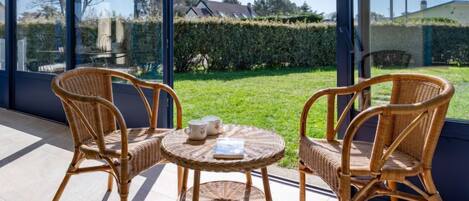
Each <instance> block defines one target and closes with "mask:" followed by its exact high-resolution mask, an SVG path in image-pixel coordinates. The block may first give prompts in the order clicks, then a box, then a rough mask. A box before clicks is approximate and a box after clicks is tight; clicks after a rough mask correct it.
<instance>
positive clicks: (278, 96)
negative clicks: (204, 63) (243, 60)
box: [175, 67, 469, 167]
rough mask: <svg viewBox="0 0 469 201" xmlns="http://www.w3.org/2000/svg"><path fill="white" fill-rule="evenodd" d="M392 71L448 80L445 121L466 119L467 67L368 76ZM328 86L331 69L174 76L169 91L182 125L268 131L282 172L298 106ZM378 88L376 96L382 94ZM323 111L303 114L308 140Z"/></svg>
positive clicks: (318, 131)
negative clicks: (452, 90) (279, 151)
mask: <svg viewBox="0 0 469 201" xmlns="http://www.w3.org/2000/svg"><path fill="white" fill-rule="evenodd" d="M393 72H417V73H425V74H431V75H438V76H442V77H444V78H446V79H448V80H450V81H452V83H453V84H455V86H456V96H455V98H454V99H453V101H452V104H451V107H450V110H449V117H454V118H460V119H469V104H467V100H468V99H469V68H458V67H438V68H436V67H435V68H434V67H432V68H412V69H392V70H383V69H373V70H372V73H373V75H380V74H386V73H393ZM334 86H336V70H335V68H333V67H329V68H288V69H286V68H284V69H273V70H265V69H264V70H255V71H237V72H210V73H179V74H176V75H175V89H176V91H177V93H178V96H179V97H180V98H181V101H182V105H183V110H184V111H183V119H184V126H185V125H187V121H189V120H190V119H196V118H201V117H203V116H206V115H209V114H213V115H217V116H220V117H221V118H222V119H223V121H224V122H225V123H231V124H243V125H252V126H257V127H260V128H266V129H270V130H273V131H275V132H277V133H278V134H280V135H281V136H283V137H284V139H285V141H286V144H287V146H286V154H285V158H284V159H283V160H282V161H281V162H280V165H281V166H283V167H295V166H296V162H297V150H298V143H297V142H298V128H299V119H300V114H301V111H302V108H303V104H304V103H305V101H306V100H307V99H308V97H310V96H311V95H312V94H313V93H314V92H315V91H317V90H319V89H323V88H326V87H334ZM384 89H385V88H382V89H381V90H377V91H376V92H377V93H380V94H381V93H384V94H385V93H386V92H385V90H384ZM382 91H384V92H382ZM379 97H380V96H377V98H378V99H379ZM465 100H466V101H465ZM325 112H326V108H325V100H320V101H319V102H318V104H317V106H315V107H313V109H312V111H311V112H310V114H309V115H310V118H309V127H308V131H309V133H310V136H312V137H317V138H321V137H323V136H324V131H325V118H326V116H325Z"/></svg>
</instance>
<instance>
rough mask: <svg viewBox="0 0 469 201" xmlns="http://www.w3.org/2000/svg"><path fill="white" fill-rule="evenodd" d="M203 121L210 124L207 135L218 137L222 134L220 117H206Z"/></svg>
mask: <svg viewBox="0 0 469 201" xmlns="http://www.w3.org/2000/svg"><path fill="white" fill-rule="evenodd" d="M202 121H206V122H207V123H208V126H207V135H217V134H220V133H221V131H222V128H223V125H222V121H221V119H220V117H217V116H206V117H204V118H202Z"/></svg>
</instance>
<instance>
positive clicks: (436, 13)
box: [399, 0, 469, 25]
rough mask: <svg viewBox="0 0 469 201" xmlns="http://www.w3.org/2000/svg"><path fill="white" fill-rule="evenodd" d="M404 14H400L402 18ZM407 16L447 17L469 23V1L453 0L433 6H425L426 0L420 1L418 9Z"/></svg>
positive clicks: (461, 22) (465, 23)
mask: <svg viewBox="0 0 469 201" xmlns="http://www.w3.org/2000/svg"><path fill="white" fill-rule="evenodd" d="M403 17H405V16H400V17H399V18H403ZM407 17H408V18H447V19H452V20H455V21H457V22H459V23H460V24H464V25H469V1H463V0H455V1H450V2H447V3H443V4H439V5H436V6H433V7H427V1H426V0H422V1H421V9H420V10H419V11H416V12H413V13H409V14H408V15H407Z"/></svg>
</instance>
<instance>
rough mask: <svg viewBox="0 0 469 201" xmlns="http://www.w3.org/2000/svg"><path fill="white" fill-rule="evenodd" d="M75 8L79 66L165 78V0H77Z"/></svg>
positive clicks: (150, 78) (151, 78)
mask: <svg viewBox="0 0 469 201" xmlns="http://www.w3.org/2000/svg"><path fill="white" fill-rule="evenodd" d="M150 2H151V3H150ZM75 9H76V20H77V27H76V34H77V39H76V54H77V55H76V61H77V67H99V68H110V69H115V70H119V71H124V72H127V73H131V74H133V75H135V76H137V77H139V78H141V79H148V80H158V81H160V80H161V79H162V5H161V1H158V2H156V1H134V0H91V1H90V0H86V1H84V0H75Z"/></svg>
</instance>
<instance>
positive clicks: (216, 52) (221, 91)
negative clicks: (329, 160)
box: [174, 0, 336, 180]
mask: <svg viewBox="0 0 469 201" xmlns="http://www.w3.org/2000/svg"><path fill="white" fill-rule="evenodd" d="M175 2H176V1H175ZM201 2H202V1H200V2H199V1H185V2H181V1H177V2H176V5H175V7H176V8H179V10H176V9H175V12H176V15H177V16H179V17H177V18H176V19H175V22H174V23H175V24H174V26H175V27H174V31H175V33H174V37H175V38H174V45H175V49H174V62H175V71H176V73H175V88H176V91H177V92H178V95H179V96H180V98H181V99H182V100H181V101H182V102H183V103H184V107H185V108H186V109H187V110H185V111H184V112H185V113H184V118H185V119H186V120H190V119H198V118H202V117H204V116H206V115H216V116H219V117H221V118H222V119H223V122H224V123H230V124H243V125H252V126H255V127H259V128H264V129H268V130H274V131H275V132H276V133H278V134H279V135H281V136H282V137H284V139H285V141H286V144H287V147H286V154H285V158H284V159H283V160H282V161H281V162H280V163H279V166H281V167H287V168H294V167H295V166H297V159H298V158H297V151H298V126H299V121H300V113H301V111H302V109H303V106H304V103H305V102H306V100H307V99H308V98H309V97H310V96H312V95H313V93H314V92H316V91H318V90H320V89H324V88H327V87H335V86H336V48H335V45H336V36H335V32H336V28H335V19H336V12H335V11H336V3H335V1H324V0H307V1H306V2H305V1H282V2H280V3H281V4H283V3H285V2H287V3H289V4H290V5H294V4H296V5H295V6H297V7H300V6H301V8H297V10H295V9H293V10H288V9H291V7H290V8H286V7H282V6H279V5H274V4H275V3H276V1H275V2H274V1H257V0H256V1H223V2H224V3H221V2H213V1H207V2H208V3H206V4H204V3H201ZM249 2H251V4H249ZM233 4H234V5H233ZM239 4H240V5H239ZM184 6H185V7H186V9H185V11H184V10H182V11H181V9H182V8H183V7H184ZM231 8H233V9H231ZM270 8H272V9H270ZM208 10H211V11H212V12H213V13H215V14H214V17H211V18H209V17H207V15H210V13H208ZM241 16H242V17H241ZM244 16H246V17H244ZM272 16H276V17H272ZM304 16H309V17H305V18H302V17H304ZM316 17H317V18H316ZM306 18H307V19H306ZM316 19H317V20H316ZM325 119H326V104H325V100H323V99H321V100H319V101H318V103H317V105H315V106H314V108H313V109H312V110H311V112H310V114H309V119H308V120H309V122H308V136H311V137H316V138H323V137H324V133H325V132H324V131H325V126H326V123H325ZM184 123H186V122H184ZM288 172H289V171H279V172H278V174H283V173H288ZM292 175H294V173H293V174H290V176H292ZM282 176H285V177H288V176H289V175H288V174H283V175H282ZM291 179H294V180H296V179H297V177H296V176H293V177H291Z"/></svg>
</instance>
